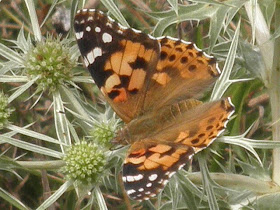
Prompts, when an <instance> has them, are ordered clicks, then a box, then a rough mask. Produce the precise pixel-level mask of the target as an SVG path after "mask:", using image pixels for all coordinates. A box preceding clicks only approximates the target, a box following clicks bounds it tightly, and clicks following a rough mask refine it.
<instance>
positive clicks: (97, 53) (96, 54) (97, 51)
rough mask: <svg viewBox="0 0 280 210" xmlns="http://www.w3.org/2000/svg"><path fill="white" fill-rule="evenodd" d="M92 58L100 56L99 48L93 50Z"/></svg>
mask: <svg viewBox="0 0 280 210" xmlns="http://www.w3.org/2000/svg"><path fill="white" fill-rule="evenodd" d="M93 54H94V58H96V57H98V56H101V55H102V50H101V48H99V47H96V48H94V49H93Z"/></svg>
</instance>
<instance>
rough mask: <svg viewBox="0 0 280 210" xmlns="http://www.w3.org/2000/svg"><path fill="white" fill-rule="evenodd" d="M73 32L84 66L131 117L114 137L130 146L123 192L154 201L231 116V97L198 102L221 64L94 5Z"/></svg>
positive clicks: (80, 14)
mask: <svg viewBox="0 0 280 210" xmlns="http://www.w3.org/2000/svg"><path fill="white" fill-rule="evenodd" d="M74 30H75V36H76V40H77V43H78V46H79V49H80V52H81V55H82V57H83V61H84V64H85V66H86V67H87V68H88V70H89V72H90V74H91V76H92V77H93V79H94V81H95V83H96V85H97V86H98V87H99V89H100V90H101V92H102V94H103V95H104V97H105V99H106V100H107V101H108V102H109V104H110V105H111V106H112V108H113V109H114V111H115V112H116V113H117V114H118V116H119V117H120V118H121V119H122V120H123V121H124V122H125V123H126V126H125V127H124V128H123V129H122V130H121V131H120V132H119V133H118V134H117V137H116V139H117V140H118V141H120V142H128V143H129V144H131V146H130V148H129V150H128V152H127V155H126V158H125V160H124V164H123V173H122V180H123V183H124V187H125V190H126V192H127V194H128V195H129V197H130V198H131V199H134V200H138V201H142V200H148V199H150V198H151V197H154V196H156V195H157V194H158V193H159V192H160V191H161V190H162V189H163V188H164V186H165V185H166V184H167V182H168V180H169V179H170V178H171V177H172V175H174V174H175V173H176V172H177V171H178V170H179V169H181V168H182V167H183V166H184V165H185V164H186V163H188V162H189V161H190V160H191V159H192V157H193V155H194V154H195V153H197V152H199V151H200V150H202V149H204V148H206V147H207V146H209V145H210V144H211V143H212V142H213V141H214V140H215V139H216V138H217V137H218V136H219V135H220V134H221V133H222V132H223V131H224V129H225V127H226V124H227V122H228V120H229V118H230V116H231V115H232V114H233V112H234V106H233V104H232V103H231V101H230V98H224V99H221V100H217V101H213V102H209V103H202V102H201V101H199V100H198V99H199V97H201V96H202V94H203V93H204V92H205V90H206V89H207V88H209V87H210V86H211V85H212V84H213V83H214V82H215V80H216V79H217V78H218V77H219V75H220V73H221V72H220V70H219V68H218V66H217V62H216V60H215V58H214V57H212V56H209V55H207V54H206V53H204V52H203V51H202V50H200V49H198V48H197V47H196V45H195V44H194V43H191V42H186V41H183V40H180V39H175V38H172V37H168V36H167V37H159V38H154V37H152V36H150V35H147V34H145V33H142V32H141V31H138V30H136V29H133V28H127V27H124V26H122V25H120V24H119V23H117V22H116V21H114V20H113V19H112V18H110V17H109V16H107V15H105V14H104V13H103V12H101V11H97V10H94V9H83V10H79V11H78V12H77V14H76V16H75V20H74Z"/></svg>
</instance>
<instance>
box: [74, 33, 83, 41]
mask: <svg viewBox="0 0 280 210" xmlns="http://www.w3.org/2000/svg"><path fill="white" fill-rule="evenodd" d="M75 35H76V38H77V39H81V38H83V36H84V32H83V31H80V32H77V33H75Z"/></svg>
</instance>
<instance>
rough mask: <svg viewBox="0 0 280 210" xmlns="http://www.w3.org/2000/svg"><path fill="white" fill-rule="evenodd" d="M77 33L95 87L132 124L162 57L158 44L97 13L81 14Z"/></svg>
mask: <svg viewBox="0 0 280 210" xmlns="http://www.w3.org/2000/svg"><path fill="white" fill-rule="evenodd" d="M74 29H75V35H76V39H77V43H78V46H79V49H80V52H81V55H82V57H83V60H84V64H85V66H86V67H87V68H88V69H89V71H90V73H91V76H92V77H93V79H94V81H95V83H96V84H97V86H98V87H99V88H100V90H101V92H102V93H103V95H104V96H105V98H106V100H107V101H108V102H109V103H110V105H111V106H112V107H113V109H114V110H115V111H116V113H117V114H118V115H119V116H120V117H121V118H122V119H123V121H125V122H126V123H127V122H129V121H131V119H133V118H135V117H136V116H137V115H138V114H139V113H140V111H142V107H143V101H144V98H145V97H144V96H145V92H146V89H147V86H148V85H147V83H148V82H149V78H150V76H151V71H154V69H155V68H156V64H157V59H158V56H159V48H160V46H159V43H158V41H157V40H156V39H154V38H152V37H151V36H148V35H147V34H145V33H142V32H140V31H137V30H135V29H132V28H126V27H123V26H121V25H120V24H118V23H117V22H115V21H114V20H113V19H111V18H110V17H108V16H106V15H104V14H103V12H101V11H96V10H94V9H83V10H79V11H78V12H77V15H76V17H75V20H74Z"/></svg>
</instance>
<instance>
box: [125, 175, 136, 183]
mask: <svg viewBox="0 0 280 210" xmlns="http://www.w3.org/2000/svg"><path fill="white" fill-rule="evenodd" d="M126 180H127V181H128V182H134V181H135V180H134V177H133V176H127V177H126Z"/></svg>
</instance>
